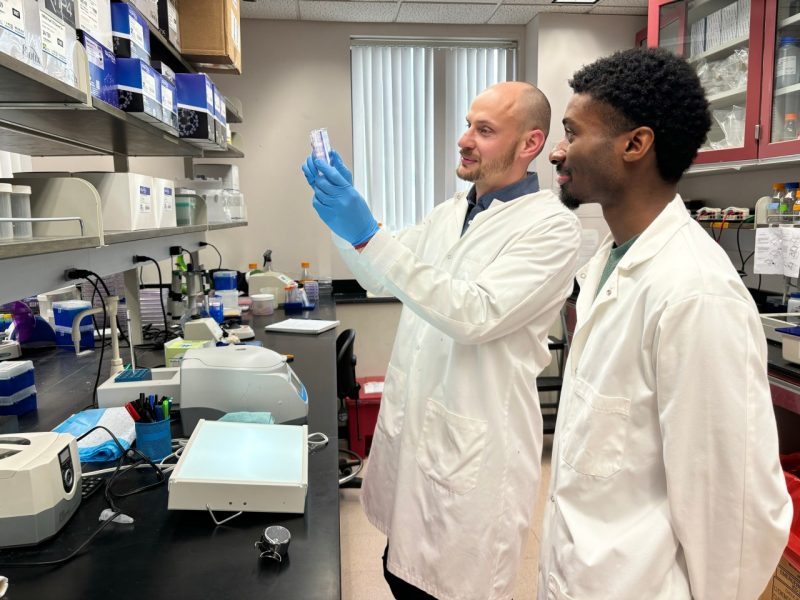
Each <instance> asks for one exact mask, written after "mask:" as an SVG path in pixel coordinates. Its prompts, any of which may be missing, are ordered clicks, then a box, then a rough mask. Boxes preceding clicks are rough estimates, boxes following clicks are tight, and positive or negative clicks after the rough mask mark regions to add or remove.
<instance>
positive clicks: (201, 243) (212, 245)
mask: <svg viewBox="0 0 800 600" xmlns="http://www.w3.org/2000/svg"><path fill="white" fill-rule="evenodd" d="M199 245H200V247H201V248H205V247H206V246H211V247H212V248H213V249H214V250H216V252H217V256H219V266H218V267H217V269H221V268H222V254H220V251H219V249H218V248H217V247H216V246H215V245H214V244H211V243H209V242H199Z"/></svg>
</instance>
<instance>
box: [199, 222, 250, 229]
mask: <svg viewBox="0 0 800 600" xmlns="http://www.w3.org/2000/svg"><path fill="white" fill-rule="evenodd" d="M234 227H247V221H234V222H232V223H209V224H208V230H209V231H217V230H219V229H232V228H234Z"/></svg>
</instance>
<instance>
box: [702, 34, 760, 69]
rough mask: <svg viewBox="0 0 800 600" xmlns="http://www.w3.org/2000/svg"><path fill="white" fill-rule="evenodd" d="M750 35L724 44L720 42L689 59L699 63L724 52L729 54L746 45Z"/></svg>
mask: <svg viewBox="0 0 800 600" xmlns="http://www.w3.org/2000/svg"><path fill="white" fill-rule="evenodd" d="M749 39H750V36H743V37H738V38H735V39H733V40H730V41H729V42H725V43H724V44H720V45H719V46H717V47H716V48H712V49H711V50H706V51H705V52H701V53H700V54H695V55H694V56H690V57H689V58H688V59H687V60H688V61H689V62H690V63H697V62H700V61H701V60H708V59H710V58H716V57H718V56H721V55H723V54H728V53H730V52H732V51H733V50H735V49H736V48H738V47H739V46H744V45H746V44H747V42H748V40H749Z"/></svg>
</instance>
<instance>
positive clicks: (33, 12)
mask: <svg viewBox="0 0 800 600" xmlns="http://www.w3.org/2000/svg"><path fill="white" fill-rule="evenodd" d="M0 52H2V53H3V54H8V55H9V56H12V57H14V58H16V59H17V60H21V61H22V62H24V63H26V64H28V65H30V66H32V67H35V68H37V69H41V68H42V32H41V27H40V25H39V5H38V4H37V3H36V0H19V1H17V2H0Z"/></svg>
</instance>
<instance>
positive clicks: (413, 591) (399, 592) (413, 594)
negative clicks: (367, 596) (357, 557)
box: [383, 542, 436, 600]
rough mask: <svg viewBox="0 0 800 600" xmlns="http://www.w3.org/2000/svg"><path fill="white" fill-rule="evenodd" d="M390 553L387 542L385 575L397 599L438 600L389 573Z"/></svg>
mask: <svg viewBox="0 0 800 600" xmlns="http://www.w3.org/2000/svg"><path fill="white" fill-rule="evenodd" d="M388 555H389V544H388V542H387V544H386V549H385V550H384V551H383V577H384V579H386V583H388V584H389V589H391V590H392V596H394V597H395V599H396V600H436V598H434V597H433V596H431V595H430V594H428V593H427V592H423V591H422V590H421V589H419V588H418V587H415V586H413V585H411V584H410V583H408V582H407V581H403V580H402V579H400V578H399V577H397V576H396V575H393V574H392V573H389V570H388V569H387V568H386V557H387V556H388Z"/></svg>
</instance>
